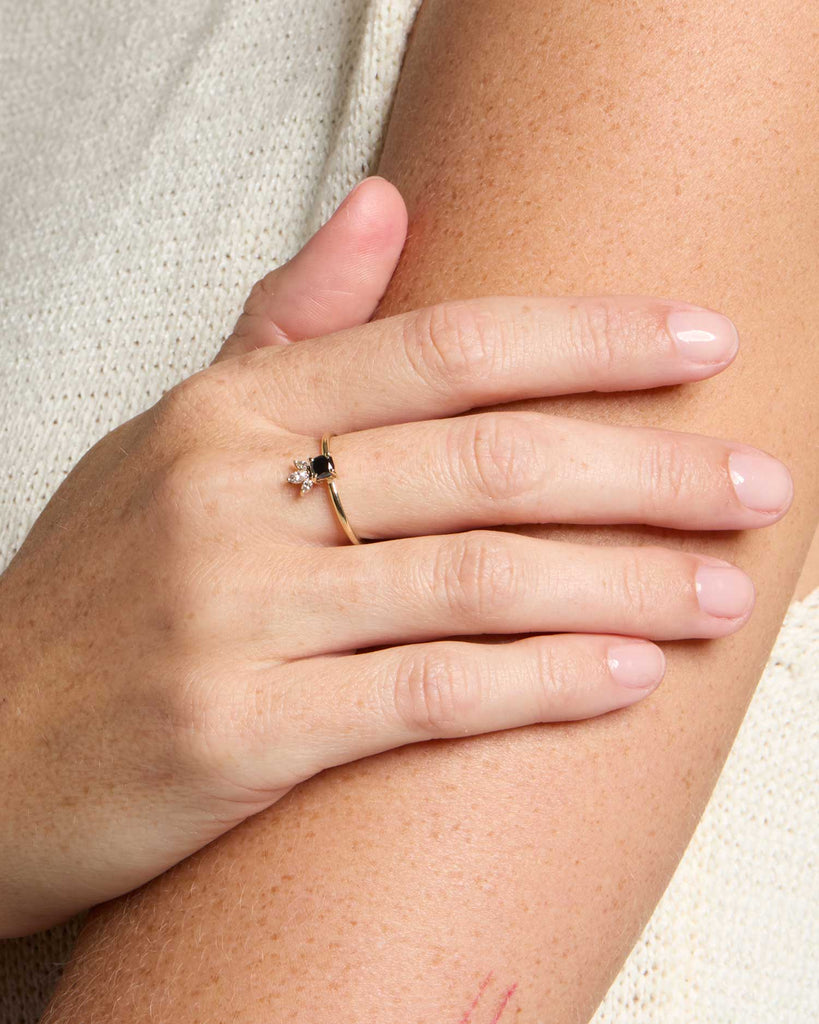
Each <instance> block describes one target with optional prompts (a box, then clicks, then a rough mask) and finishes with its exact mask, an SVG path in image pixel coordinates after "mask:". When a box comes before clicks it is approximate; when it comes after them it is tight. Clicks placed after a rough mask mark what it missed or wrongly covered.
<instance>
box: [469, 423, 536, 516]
mask: <svg viewBox="0 0 819 1024" xmlns="http://www.w3.org/2000/svg"><path fill="white" fill-rule="evenodd" d="M541 425H542V420H541V418H540V416H539V414H538V413H534V412H515V411H505V412H485V413H479V414H477V415H475V416H470V417H465V418H463V419H462V422H461V423H458V424H456V426H455V428H454V429H455V431H456V432H460V440H459V443H458V444H457V453H456V455H455V459H456V460H457V464H458V466H459V471H456V474H455V475H456V479H461V478H463V477H464V476H465V477H466V482H467V485H468V486H470V487H471V488H472V489H473V490H474V491H476V492H477V493H478V494H479V495H480V496H482V497H484V498H487V499H489V500H490V501H504V502H508V501H509V500H511V499H515V498H520V497H523V496H525V495H526V494H527V493H528V492H530V491H531V490H532V489H533V488H535V487H536V486H537V485H538V483H539V482H540V479H541V476H542V455H541V451H542V445H539V444H538V440H537V438H538V433H539V431H538V428H539V427H540V426H541Z"/></svg>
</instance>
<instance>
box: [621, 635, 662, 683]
mask: <svg viewBox="0 0 819 1024" xmlns="http://www.w3.org/2000/svg"><path fill="white" fill-rule="evenodd" d="M608 663H609V671H610V672H611V674H612V676H613V677H614V679H615V680H616V682H618V683H619V684H620V685H621V686H634V687H642V688H645V687H647V686H656V685H657V683H659V681H660V680H661V679H662V678H663V674H664V673H665V655H664V654H663V652H662V650H661V649H660V648H659V647H657V646H656V645H655V644H649V643H644V644H640V643H625V644H615V645H614V646H613V647H609V651H608Z"/></svg>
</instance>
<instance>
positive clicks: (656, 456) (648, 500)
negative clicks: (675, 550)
mask: <svg viewBox="0 0 819 1024" xmlns="http://www.w3.org/2000/svg"><path fill="white" fill-rule="evenodd" d="M697 475H698V474H697V470H696V467H695V464H694V462H693V460H692V459H691V457H690V454H689V453H688V452H687V451H686V450H685V448H684V447H683V446H682V445H681V444H680V443H679V440H677V439H676V438H673V437H672V436H670V435H664V434H662V433H656V434H655V435H654V436H652V437H651V438H650V439H649V440H648V441H647V442H646V443H645V444H642V445H641V447H640V451H639V454H638V468H637V477H638V485H639V488H640V494H641V496H642V501H643V502H644V507H646V508H647V509H649V510H650V511H652V512H654V513H655V514H659V513H664V512H670V511H673V510H674V508H675V507H678V506H679V504H680V503H681V502H683V501H684V500H685V499H686V498H688V497H690V496H691V495H692V494H694V493H695V491H696V480H697Z"/></svg>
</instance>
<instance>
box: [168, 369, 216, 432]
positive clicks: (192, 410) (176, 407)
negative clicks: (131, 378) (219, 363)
mask: <svg viewBox="0 0 819 1024" xmlns="http://www.w3.org/2000/svg"><path fill="white" fill-rule="evenodd" d="M216 376H218V374H217V373H216V371H215V370H214V371H211V368H210V367H207V368H205V369H204V370H199V371H198V372H197V373H194V374H191V376H190V377H186V378H185V379H184V380H181V381H179V383H178V384H174V386H173V387H172V388H170V390H168V391H166V392H165V394H164V395H163V396H162V397H161V398H160V400H159V402H158V403H157V406H156V408H157V414H158V417H159V418H160V419H161V420H162V421H163V422H166V423H167V424H168V425H172V426H177V427H179V426H188V425H189V424H190V423H191V421H198V420H200V419H202V418H204V417H209V416H210V414H211V413H212V411H213V405H214V394H213V392H214V387H213V383H214V378H215V377H216Z"/></svg>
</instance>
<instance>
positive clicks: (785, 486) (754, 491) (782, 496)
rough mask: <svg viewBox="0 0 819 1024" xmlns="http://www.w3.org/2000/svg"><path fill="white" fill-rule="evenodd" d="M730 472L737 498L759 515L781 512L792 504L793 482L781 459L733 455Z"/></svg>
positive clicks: (732, 453)
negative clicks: (760, 513)
mask: <svg viewBox="0 0 819 1024" xmlns="http://www.w3.org/2000/svg"><path fill="white" fill-rule="evenodd" d="M728 470H729V472H730V474H731V483H733V485H734V490H735V491H736V492H737V497H738V498H739V500H740V501H741V502H742V504H743V505H745V507H746V508H752V509H753V510H754V511H755V512H778V511H779V510H780V509H782V508H785V507H786V506H787V505H789V504H790V502H791V498H792V497H793V480H791V475H790V473H789V472H788V470H787V467H785V466H783V465H782V463H781V462H780V461H779V460H778V459H774V458H771V456H770V455H763V454H762V453H761V452H731V454H730V455H729V456H728Z"/></svg>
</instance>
